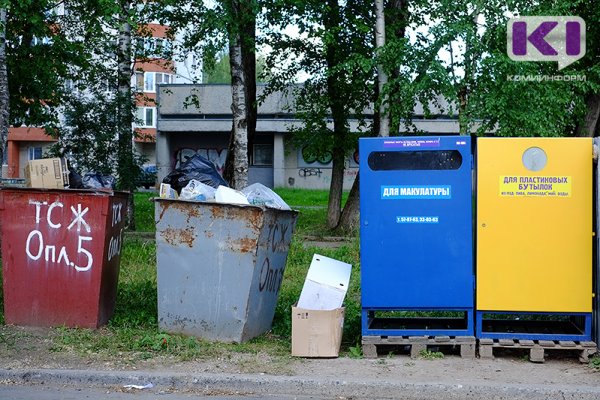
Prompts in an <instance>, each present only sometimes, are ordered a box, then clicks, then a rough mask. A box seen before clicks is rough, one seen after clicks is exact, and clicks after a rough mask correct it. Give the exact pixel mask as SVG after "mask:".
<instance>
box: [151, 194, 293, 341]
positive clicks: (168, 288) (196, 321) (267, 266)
mask: <svg viewBox="0 0 600 400" xmlns="http://www.w3.org/2000/svg"><path fill="white" fill-rule="evenodd" d="M155 211H156V264H157V284H158V318H159V327H160V328H161V329H164V330H166V331H168V332H173V333H183V334H187V335H193V336H197V337H202V338H205V339H210V340H219V341H225V342H243V341H246V340H249V339H251V338H253V337H255V336H258V335H260V334H261V333H264V332H266V331H267V330H269V329H270V328H271V323H272V321H273V315H274V313H275V305H276V304H277V297H278V294H279V288H280V286H281V281H282V279H283V273H284V270H285V263H286V260H287V253H288V250H289V245H290V242H291V239H292V232H293V229H294V226H295V223H296V217H297V213H296V212H295V211H281V210H275V209H270V208H264V207H256V206H241V205H233V204H217V203H201V202H190V201H182V200H166V199H156V210H155Z"/></svg>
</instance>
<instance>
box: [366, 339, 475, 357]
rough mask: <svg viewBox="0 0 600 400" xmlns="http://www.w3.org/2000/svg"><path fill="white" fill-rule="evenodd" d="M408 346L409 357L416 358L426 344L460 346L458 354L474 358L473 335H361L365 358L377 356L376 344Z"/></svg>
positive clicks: (425, 347)
mask: <svg viewBox="0 0 600 400" xmlns="http://www.w3.org/2000/svg"><path fill="white" fill-rule="evenodd" d="M382 345H386V346H410V357H411V358H417V357H419V355H420V354H421V352H422V351H423V350H427V346H436V347H451V346H460V356H461V357H463V358H475V346H476V340H475V336H454V337H453V336H363V338H362V348H363V355H364V357H365V358H376V357H377V346H382Z"/></svg>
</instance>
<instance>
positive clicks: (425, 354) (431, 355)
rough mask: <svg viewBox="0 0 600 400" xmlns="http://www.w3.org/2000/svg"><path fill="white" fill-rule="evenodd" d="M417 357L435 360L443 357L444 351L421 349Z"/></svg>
mask: <svg viewBox="0 0 600 400" xmlns="http://www.w3.org/2000/svg"><path fill="white" fill-rule="evenodd" d="M419 357H421V358H422V359H424V360H437V359H440V358H444V353H442V352H439V351H431V350H425V349H423V350H421V351H420V352H419Z"/></svg>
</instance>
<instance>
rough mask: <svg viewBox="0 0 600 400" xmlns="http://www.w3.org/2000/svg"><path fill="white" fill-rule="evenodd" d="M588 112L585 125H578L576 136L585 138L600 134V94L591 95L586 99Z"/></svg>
mask: <svg viewBox="0 0 600 400" xmlns="http://www.w3.org/2000/svg"><path fill="white" fill-rule="evenodd" d="M586 106H587V111H586V113H585V119H584V121H583V123H581V124H578V125H577V130H576V132H575V134H576V135H577V136H583V137H594V134H595V132H596V133H597V132H598V125H599V124H598V118H599V117H600V93H590V94H589V95H588V96H587V99H586Z"/></svg>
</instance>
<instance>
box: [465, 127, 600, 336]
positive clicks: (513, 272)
mask: <svg viewBox="0 0 600 400" xmlns="http://www.w3.org/2000/svg"><path fill="white" fill-rule="evenodd" d="M592 153H593V146H592V139H591V138H480V139H478V141H477V295H476V301H477V310H478V312H477V314H478V320H479V321H477V327H476V329H477V330H478V331H480V330H481V325H482V324H481V318H482V314H483V312H488V313H489V312H505V313H552V314H559V313H565V314H569V315H575V316H579V317H583V319H584V320H585V321H586V322H585V326H586V327H585V328H584V329H583V331H589V330H590V328H589V326H590V324H591V312H592V296H593V294H592V235H593V230H592V186H593V185H592V156H593V154H592ZM588 313H589V315H588ZM580 319H581V318H580ZM477 333H478V334H479V335H480V336H481V337H494V338H499V337H502V336H498V335H491V336H486V335H485V334H481V332H477ZM571 333H576V332H571ZM579 333H581V332H579ZM584 336H585V338H587V340H589V337H591V333H590V334H589V335H584ZM588 336H589V337H588ZM504 337H507V336H504ZM511 337H515V335H514V334H513V335H512V336H511ZM543 337H544V338H546V337H547V336H543ZM522 338H523V339H534V337H533V336H530V335H525V336H523V337H522ZM576 339H582V337H581V336H577V337H576V338H575V337H569V338H566V337H561V339H558V340H576Z"/></svg>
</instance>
